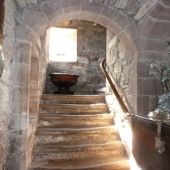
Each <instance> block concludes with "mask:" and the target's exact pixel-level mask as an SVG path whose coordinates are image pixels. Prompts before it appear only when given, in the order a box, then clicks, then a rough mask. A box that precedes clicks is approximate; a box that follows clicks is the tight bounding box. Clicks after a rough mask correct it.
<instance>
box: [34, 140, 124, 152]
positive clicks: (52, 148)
mask: <svg viewBox="0 0 170 170" xmlns="http://www.w3.org/2000/svg"><path fill="white" fill-rule="evenodd" d="M122 148H123V145H122V143H121V142H120V141H118V140H117V141H114V142H113V141H111V142H108V143H102V144H86V143H85V144H81V145H74V146H67V145H65V146H57V145H48V146H47V145H35V147H34V152H36V153H38V154H44V153H45V154H47V153H58V152H60V153H63V152H69V153H70V152H77V151H78V152H83V153H85V152H93V151H95V152H96V151H103V150H110V149H111V150H112V151H114V150H116V149H119V150H122ZM123 150H124V148H123Z"/></svg>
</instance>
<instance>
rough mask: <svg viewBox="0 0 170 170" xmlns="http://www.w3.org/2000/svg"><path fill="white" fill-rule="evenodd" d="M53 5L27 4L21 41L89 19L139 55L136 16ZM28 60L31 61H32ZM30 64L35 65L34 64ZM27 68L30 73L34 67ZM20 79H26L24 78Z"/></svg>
mask: <svg viewBox="0 0 170 170" xmlns="http://www.w3.org/2000/svg"><path fill="white" fill-rule="evenodd" d="M49 3H50V2H49ZM50 5H51V6H53V7H52V8H51V10H50V11H49V5H47V4H45V1H44V3H42V5H41V4H39V6H36V7H35V6H33V7H26V8H24V9H23V10H22V12H21V14H20V16H19V17H18V24H17V26H16V39H17V41H19V42H30V43H31V44H33V42H34V41H36V39H37V38H38V37H39V36H40V35H41V34H42V33H44V32H45V31H46V30H47V29H48V28H49V27H51V26H55V25H56V24H57V23H60V22H62V21H65V20H73V19H79V20H87V21H92V22H95V23H97V24H100V25H102V26H104V27H105V28H107V29H108V30H110V31H111V32H113V33H114V34H115V35H117V36H118V37H119V39H120V40H121V41H122V43H123V44H124V45H125V46H128V48H129V49H131V51H132V55H133V56H135V54H136V47H135V45H134V42H133V41H135V40H136V39H138V28H137V25H136V22H135V21H134V20H133V18H130V17H128V16H127V15H126V14H125V13H123V12H122V11H116V10H115V9H111V8H103V7H102V6H100V5H98V6H95V5H89V6H85V7H84V6H82V4H79V3H78V4H77V5H74V6H73V5H70V6H68V5H67V6H63V5H61V6H60V5H59V7H58V6H57V5H58V3H56V2H55V1H52V3H50ZM30 54H31V53H28V54H27V55H26V54H25V56H22V57H24V58H31V55H30ZM28 61H29V62H30V60H28ZM27 64H28V65H31V63H27ZM27 71H28V72H30V71H31V70H27ZM29 78H30V77H29V76H28V77H24V79H28V82H29ZM20 80H21V81H23V80H22V79H20ZM23 89H24V88H23ZM22 94H24V93H22ZM23 97H24V96H23ZM21 98H22V97H21ZM28 100H29V99H28ZM27 107H29V106H27ZM25 110H28V108H25ZM21 112H22V111H21Z"/></svg>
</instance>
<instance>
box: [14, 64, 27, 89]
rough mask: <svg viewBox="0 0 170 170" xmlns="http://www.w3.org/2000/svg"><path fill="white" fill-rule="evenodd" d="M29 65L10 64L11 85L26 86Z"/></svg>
mask: <svg viewBox="0 0 170 170" xmlns="http://www.w3.org/2000/svg"><path fill="white" fill-rule="evenodd" d="M29 69H30V68H29V65H28V64H24V63H22V64H13V65H12V71H13V73H14V74H13V76H12V82H13V85H16V86H23V87H28V86H29V73H30V70H29Z"/></svg>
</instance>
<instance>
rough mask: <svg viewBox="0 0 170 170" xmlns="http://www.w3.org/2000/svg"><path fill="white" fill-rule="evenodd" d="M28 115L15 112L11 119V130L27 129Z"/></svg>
mask: <svg viewBox="0 0 170 170" xmlns="http://www.w3.org/2000/svg"><path fill="white" fill-rule="evenodd" d="M28 121H29V119H28V115H26V114H13V115H12V117H11V120H10V125H9V129H10V130H26V129H27V126H28V123H29V122H28Z"/></svg>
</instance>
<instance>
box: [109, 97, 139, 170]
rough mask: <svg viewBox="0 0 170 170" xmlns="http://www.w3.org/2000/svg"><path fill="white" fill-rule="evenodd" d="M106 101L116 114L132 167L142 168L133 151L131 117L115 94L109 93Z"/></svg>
mask: <svg viewBox="0 0 170 170" xmlns="http://www.w3.org/2000/svg"><path fill="white" fill-rule="evenodd" d="M106 102H107V103H108V106H109V109H110V111H111V113H113V115H114V120H115V125H116V127H117V129H118V131H119V135H120V138H121V141H122V143H123V145H124V146H125V149H126V151H127V153H128V156H129V160H130V168H131V170H142V169H141V168H140V167H139V166H138V164H137V162H136V160H135V158H134V156H133V153H132V150H133V148H132V147H133V146H132V138H133V133H132V128H131V120H130V117H128V116H126V113H124V112H123V111H122V109H121V107H120V105H119V103H118V101H117V99H116V97H115V96H114V95H107V96H106Z"/></svg>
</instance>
